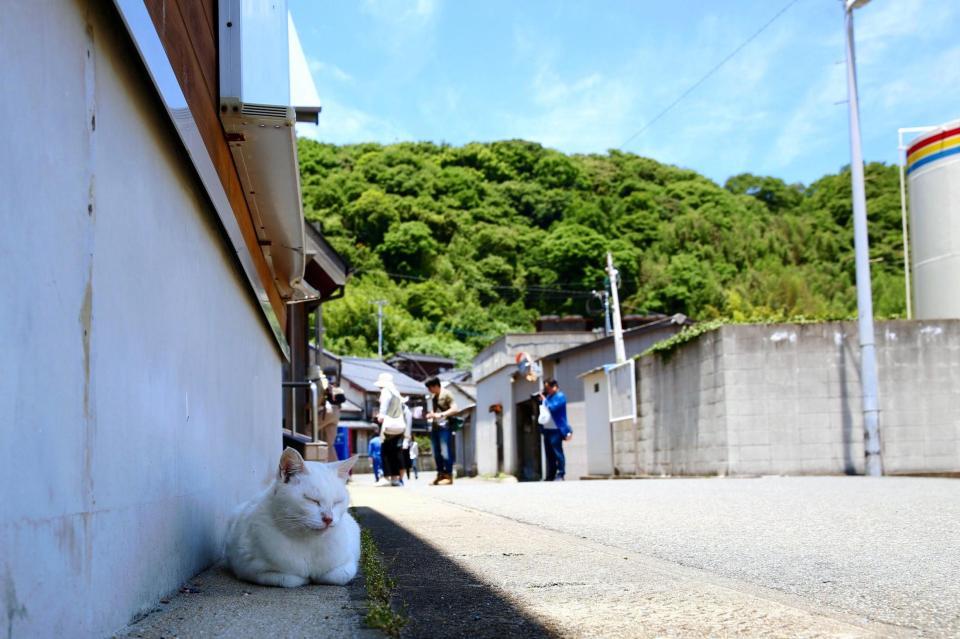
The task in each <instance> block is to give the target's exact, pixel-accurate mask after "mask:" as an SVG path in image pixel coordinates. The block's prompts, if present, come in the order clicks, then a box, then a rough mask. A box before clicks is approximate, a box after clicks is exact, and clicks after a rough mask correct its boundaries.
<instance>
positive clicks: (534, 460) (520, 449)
mask: <svg viewBox="0 0 960 639" xmlns="http://www.w3.org/2000/svg"><path fill="white" fill-rule="evenodd" d="M539 412H540V410H539V406H538V405H537V402H536V401H534V400H532V399H528V400H526V401H523V402H520V403H519V404H517V413H516V415H517V479H518V480H520V481H540V480H541V479H543V466H542V459H543V456H542V455H541V452H540V448H541V446H540V424H538V423H537V414H538V413H539Z"/></svg>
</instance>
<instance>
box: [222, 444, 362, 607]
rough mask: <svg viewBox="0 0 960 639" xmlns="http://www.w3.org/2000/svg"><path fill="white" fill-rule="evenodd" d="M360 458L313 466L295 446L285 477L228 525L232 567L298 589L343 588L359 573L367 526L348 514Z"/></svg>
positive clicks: (249, 577)
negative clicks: (351, 482)
mask: <svg viewBox="0 0 960 639" xmlns="http://www.w3.org/2000/svg"><path fill="white" fill-rule="evenodd" d="M356 461H357V456H356V455H354V456H353V457H351V458H350V459H346V460H344V461H341V462H333V463H329V464H319V463H316V464H313V465H312V466H311V467H310V468H307V465H306V464H305V463H304V461H303V457H301V456H300V453H298V452H297V451H296V450H294V449H293V448H287V449H286V450H285V451H283V454H282V455H281V456H280V467H279V468H278V470H277V478H276V480H274V482H273V484H272V485H271V486H270V487H269V488H268V489H267V490H265V491H264V492H262V493H261V494H260V495H258V496H257V497H255V498H253V499H252V500H250V501H248V502H246V503H244V504H241V505H240V506H239V507H238V508H237V510H236V512H234V514H233V516H232V517H231V519H230V523H229V524H228V525H227V538H226V541H227V548H226V550H227V562H228V564H229V565H230V569H231V570H232V571H233V573H234V574H235V575H236V576H237V577H238V578H240V579H243V580H245V581H252V582H254V583H258V584H261V585H264V586H282V587H284V588H295V587H297V586H302V585H304V584H306V583H308V582H313V583H316V584H334V585H343V584H345V583H347V582H348V581H350V580H351V579H353V577H354V575H356V574H357V562H358V561H359V559H360V527H359V526H357V522H355V521H354V520H353V517H351V516H350V513H348V512H347V505H348V503H349V496H348V494H347V487H346V480H347V476H348V473H349V472H350V469H351V468H352V467H353V465H354V463H356Z"/></svg>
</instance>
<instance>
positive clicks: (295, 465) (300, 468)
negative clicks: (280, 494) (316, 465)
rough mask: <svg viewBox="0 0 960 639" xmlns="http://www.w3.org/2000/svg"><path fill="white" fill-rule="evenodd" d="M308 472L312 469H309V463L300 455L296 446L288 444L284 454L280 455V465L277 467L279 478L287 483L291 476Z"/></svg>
mask: <svg viewBox="0 0 960 639" xmlns="http://www.w3.org/2000/svg"><path fill="white" fill-rule="evenodd" d="M308 472H310V471H308V470H307V465H306V464H305V463H304V462H303V457H301V456H300V453H298V452H297V451H296V449H295V448H290V447H289V446H287V448H286V450H284V451H283V454H282V455H280V467H279V468H277V479H282V480H283V483H285V484H286V483H287V482H289V481H290V478H291V477H295V476H296V475H300V474H301V473H308Z"/></svg>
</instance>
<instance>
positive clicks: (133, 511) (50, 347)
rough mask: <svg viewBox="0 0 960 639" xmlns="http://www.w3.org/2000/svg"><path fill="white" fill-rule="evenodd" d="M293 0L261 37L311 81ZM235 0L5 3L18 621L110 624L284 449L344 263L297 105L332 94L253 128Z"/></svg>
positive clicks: (1, 497) (9, 566) (2, 76)
mask: <svg viewBox="0 0 960 639" xmlns="http://www.w3.org/2000/svg"><path fill="white" fill-rule="evenodd" d="M221 4H222V3H221ZM236 4H237V5H239V4H240V3H236ZM283 5H284V3H283V2H276V3H273V4H271V7H272V8H274V9H275V10H276V11H278V12H280V15H278V16H276V17H277V20H276V21H275V23H272V26H270V29H275V31H274V32H273V33H274V35H275V37H274V38H273V39H268V40H267V42H274V43H275V46H273V47H272V48H271V50H270V53H271V54H274V55H271V56H261V57H260V58H259V59H260V60H261V61H262V62H264V63H267V62H268V61H267V57H269V58H270V61H274V62H275V61H277V60H279V66H277V67H276V68H275V69H274V70H275V71H276V73H273V74H272V75H271V78H272V79H273V80H275V81H279V82H280V83H281V84H285V85H286V88H287V90H288V91H289V90H290V86H289V82H287V78H288V77H289V74H288V68H287V66H286V65H287V64H288V54H289V45H288V42H289V41H292V38H290V36H289V31H288V29H289V26H288V23H287V15H286V10H285V8H284V6H283ZM217 6H218V3H217V2H215V1H214V0H196V1H190V2H186V1H183V0H116V2H113V3H111V2H94V1H92V0H62V1H58V2H16V3H9V4H7V5H5V6H4V13H3V19H2V20H0V54H2V56H3V59H4V60H6V61H7V63H6V64H4V65H3V66H2V67H0V85H2V86H3V87H4V88H5V95H6V96H7V97H11V96H15V97H16V99H7V100H4V101H2V103H0V115H2V119H0V122H2V124H0V126H2V127H3V134H2V138H3V140H4V144H3V153H2V154H0V180H2V185H3V192H4V197H3V200H2V202H0V222H2V224H3V227H4V233H3V235H2V237H0V256H2V261H3V264H4V268H3V269H2V270H0V290H2V291H3V296H4V297H3V302H2V304H0V335H2V340H3V348H2V349H0V360H2V369H3V371H4V373H3V375H0V479H2V488H0V504H2V505H3V506H2V509H0V579H2V581H3V583H4V586H3V590H4V593H5V594H4V601H5V604H4V606H3V611H4V614H2V615H0V617H2V619H3V624H4V630H5V631H6V634H5V636H7V637H57V636H60V637H96V636H108V635H110V634H111V633H112V632H114V631H116V630H118V629H120V628H122V627H123V626H124V625H126V624H127V623H128V622H129V621H130V620H131V619H133V618H135V617H136V616H137V615H138V614H140V613H142V612H143V611H147V610H150V609H151V608H153V607H154V606H155V605H156V601H157V600H158V599H160V598H161V597H163V596H165V595H167V594H168V593H170V592H171V591H174V590H175V589H176V588H177V587H178V586H179V585H180V584H182V583H183V582H184V581H185V580H187V579H188V578H190V577H191V576H193V575H194V574H196V573H197V572H199V571H200V570H202V569H204V568H206V567H207V566H209V565H210V564H211V563H212V562H213V561H214V560H215V559H216V558H217V557H218V556H219V554H220V544H221V539H222V534H223V531H224V527H225V524H226V521H227V517H228V515H229V513H230V512H231V511H232V510H233V508H234V507H235V506H236V505H237V504H238V503H239V502H241V501H243V500H246V499H248V498H249V497H250V496H251V495H252V494H254V493H255V492H256V491H257V490H259V489H260V488H261V486H262V485H263V482H264V481H265V480H266V479H267V478H269V477H270V476H271V474H272V473H273V472H275V465H276V463H277V458H278V456H279V453H280V450H281V442H282V435H281V421H282V391H281V380H282V375H283V369H284V365H285V363H286V362H287V361H288V358H291V357H293V356H294V351H295V349H294V348H293V347H292V345H291V340H294V338H295V333H294V332H290V333H288V332H287V331H285V328H287V327H289V326H290V324H291V322H294V323H295V322H297V321H299V320H295V319H291V318H296V317H297V313H298V312H297V311H291V304H293V305H294V306H295V305H296V304H298V303H303V302H305V301H307V300H310V299H311V298H312V299H313V301H314V302H316V301H320V300H322V299H323V297H324V296H325V295H330V294H333V293H334V291H335V289H336V287H337V286H339V285H342V282H340V280H339V279H338V278H341V277H342V273H341V272H339V271H338V267H336V266H334V267H333V268H332V269H331V270H327V266H326V265H325V263H324V262H325V260H327V259H328V258H330V259H332V256H331V255H329V254H326V255H320V254H319V253H316V254H314V256H313V257H311V256H310V254H309V252H310V250H309V245H308V244H307V243H306V238H305V237H304V234H305V232H308V231H305V230H304V227H303V217H302V213H301V210H300V206H299V193H298V190H299V181H298V180H299V177H298V172H297V170H296V154H295V149H296V147H295V144H294V143H295V138H294V134H293V120H294V119H297V118H300V117H301V116H302V117H309V116H310V113H311V110H310V109H309V108H307V109H293V108H292V106H291V103H292V100H291V98H290V97H288V96H287V97H285V96H279V97H278V101H277V102H276V104H275V107H276V108H275V109H273V110H271V111H270V113H271V114H273V116H272V117H275V118H276V121H277V124H276V126H275V127H270V128H269V129H267V128H266V127H265V128H264V131H263V132H262V135H263V136H264V137H263V138H258V137H257V136H260V135H261V133H260V132H257V131H248V132H247V133H246V134H245V133H243V132H242V131H240V130H237V129H236V128H234V127H243V126H246V125H245V124H244V123H243V122H237V121H234V122H233V124H231V123H230V122H229V121H228V119H229V115H230V113H231V111H230V109H231V107H230V105H229V104H228V102H224V101H223V99H224V98H225V97H230V96H229V95H225V94H224V92H223V91H222V90H221V87H222V82H221V81H222V80H223V78H222V77H221V73H222V72H223V71H224V69H225V66H224V65H223V64H222V57H223V56H224V55H226V54H227V53H228V52H227V51H226V50H225V49H224V48H223V47H225V46H226V45H225V44H224V42H225V40H224V39H223V38H221V37H218V32H219V31H220V30H221V29H224V28H229V27H228V26H227V25H226V24H225V23H224V16H221V15H218V11H217ZM276 25H282V26H276ZM218 43H220V44H219V45H218ZM281 88H283V87H281ZM6 89H9V90H6ZM235 106H237V108H238V113H239V108H240V105H239V104H235ZM307 106H312V107H313V109H314V111H313V115H314V117H315V115H316V112H315V108H316V107H315V105H307ZM221 109H224V110H225V111H221ZM221 116H223V117H221ZM244 117H245V116H244ZM257 117H260V116H257ZM264 117H265V116H264ZM247 124H249V122H247ZM228 128H229V129H230V132H228ZM267 138H269V140H270V141H271V144H275V146H272V147H271V148H272V149H273V150H272V151H269V152H267V151H265V150H264V148H263V147H262V145H261V144H260V143H261V142H262V141H264V140H265V139H267ZM240 160H243V162H245V164H244V168H245V171H243V172H241V171H238V169H237V162H238V161H240ZM264 161H269V163H270V166H271V167H272V169H273V171H272V173H271V174H270V176H269V177H268V178H264V176H263V175H260V174H257V173H255V168H256V167H258V166H261V165H262V163H263V162H264ZM261 179H265V180H266V182H264V183H263V184H264V187H265V188H263V189H258V188H250V187H251V186H252V184H257V183H260V182H258V180H261ZM271 180H276V182H275V183H274V182H272V181H271ZM321 252H322V251H321ZM311 261H313V262H315V263H316V264H317V267H318V268H320V269H321V271H323V272H322V273H320V274H314V275H311V273H310V271H309V269H311V268H312V267H311V266H310V265H309V262H311ZM326 280H329V281H326Z"/></svg>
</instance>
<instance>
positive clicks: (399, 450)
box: [374, 373, 411, 486]
mask: <svg viewBox="0 0 960 639" xmlns="http://www.w3.org/2000/svg"><path fill="white" fill-rule="evenodd" d="M374 386H376V387H377V388H379V389H381V390H380V407H379V410H378V411H377V415H376V420H377V422H379V423H380V442H381V443H380V451H381V456H382V457H383V474H384V476H385V477H386V478H387V479H389V480H390V485H391V486H402V485H403V477H404V474H405V471H406V468H405V465H404V463H403V455H404V454H405V453H406V448H407V447H408V446H409V444H410V435H411V429H410V423H411V422H410V420H408V419H406V416H405V414H404V410H403V404H404V400H403V397H401V396H400V391H399V390H397V387H396V385H395V384H394V382H393V375H391V374H390V373H380V375H379V376H378V377H377V381H376V382H374Z"/></svg>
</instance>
